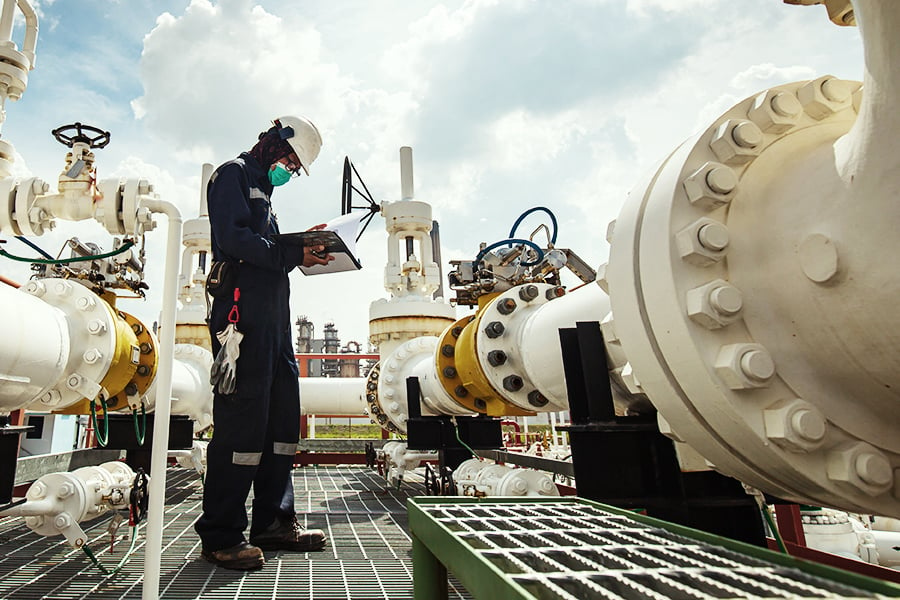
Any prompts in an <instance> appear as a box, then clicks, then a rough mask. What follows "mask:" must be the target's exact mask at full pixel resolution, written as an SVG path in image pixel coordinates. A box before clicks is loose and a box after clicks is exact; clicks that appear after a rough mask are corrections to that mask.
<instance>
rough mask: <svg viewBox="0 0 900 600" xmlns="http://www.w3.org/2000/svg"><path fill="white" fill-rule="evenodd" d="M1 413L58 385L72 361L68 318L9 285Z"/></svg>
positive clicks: (2, 307) (0, 297) (2, 302)
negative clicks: (69, 361) (70, 359)
mask: <svg viewBox="0 0 900 600" xmlns="http://www.w3.org/2000/svg"><path fill="white" fill-rule="evenodd" d="M0 320H2V330H3V344H0V413H2V412H10V411H13V410H18V409H20V408H23V407H24V406H26V405H27V404H29V403H30V402H32V401H33V400H34V399H35V398H39V397H40V396H42V395H43V394H44V393H45V392H46V391H47V390H49V389H50V388H51V387H53V386H54V385H56V384H57V383H58V382H59V381H60V379H61V378H62V376H63V375H64V370H65V367H66V364H67V362H68V359H69V329H68V326H67V324H66V315H65V313H63V311H61V310H59V309H58V308H56V307H54V306H52V305H50V304H47V303H46V302H44V301H42V300H40V299H39V298H36V297H34V296H32V295H31V294H26V293H24V292H22V291H20V290H17V289H14V288H11V287H9V286H6V285H2V286H0Z"/></svg>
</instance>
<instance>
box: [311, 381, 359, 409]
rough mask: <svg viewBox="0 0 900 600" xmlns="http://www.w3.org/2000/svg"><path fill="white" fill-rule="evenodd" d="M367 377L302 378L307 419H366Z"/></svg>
mask: <svg viewBox="0 0 900 600" xmlns="http://www.w3.org/2000/svg"><path fill="white" fill-rule="evenodd" d="M365 390H366V379H365V377H301V378H300V411H301V413H302V414H304V415H348V416H365V415H366V398H365Z"/></svg>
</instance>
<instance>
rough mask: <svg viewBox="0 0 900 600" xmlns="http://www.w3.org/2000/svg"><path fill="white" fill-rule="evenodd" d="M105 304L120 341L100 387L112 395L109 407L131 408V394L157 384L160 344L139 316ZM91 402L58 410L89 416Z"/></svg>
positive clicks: (107, 402)
mask: <svg viewBox="0 0 900 600" xmlns="http://www.w3.org/2000/svg"><path fill="white" fill-rule="evenodd" d="M103 305H104V306H105V307H106V309H107V310H108V311H109V313H110V315H112V322H113V323H115V331H114V332H113V335H115V340H116V343H115V348H114V349H113V356H112V360H111V361H110V366H109V369H108V370H107V372H106V376H105V377H104V378H103V380H102V381H101V382H100V386H101V387H103V389H105V390H106V391H107V393H108V394H109V397H108V398H107V400H106V405H107V408H109V409H110V410H122V409H125V408H128V404H127V397H128V396H133V397H140V396H142V395H143V394H144V393H145V392H146V391H147V389H148V388H149V387H150V384H151V383H153V378H154V376H155V374H156V367H157V364H158V362H159V359H158V356H157V353H156V348H157V343H156V338H155V337H154V335H153V333H152V332H151V331H150V330H148V329H147V328H146V327H144V325H143V324H142V323H141V322H140V321H138V320H137V319H136V318H135V317H133V316H131V315H129V314H128V313H124V312H122V311H117V310H116V309H115V308H113V307H112V306H111V305H110V304H108V303H106V302H103ZM91 402H92V400H89V399H84V400H81V401H80V402H76V403H74V404H71V405H69V406H67V407H66V408H64V409H61V410H59V411H54V412H57V413H60V414H67V415H86V414H89V413H90V410H91Z"/></svg>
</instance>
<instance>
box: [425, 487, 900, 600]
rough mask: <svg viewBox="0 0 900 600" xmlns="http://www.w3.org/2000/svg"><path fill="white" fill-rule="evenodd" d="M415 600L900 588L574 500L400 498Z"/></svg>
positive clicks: (825, 593)
mask: <svg viewBox="0 0 900 600" xmlns="http://www.w3.org/2000/svg"><path fill="white" fill-rule="evenodd" d="M407 509H408V512H409V526H410V531H411V534H412V544H413V546H412V555H413V575H414V590H415V598H416V600H445V599H446V598H447V572H448V570H449V571H450V572H451V573H452V574H453V575H454V576H455V577H456V578H457V579H458V580H459V581H460V582H461V583H462V584H463V586H464V587H465V588H466V590H468V592H469V593H471V594H472V595H473V596H474V598H476V600H507V599H509V600H585V599H586V598H604V599H607V600H617V599H625V600H637V599H644V598H652V599H659V600H662V599H671V598H675V599H684V600H694V599H700V598H794V599H804V598H817V599H821V598H887V597H898V596H900V586H898V585H895V584H892V583H888V582H885V581H881V580H877V579H872V578H869V577H864V576H862V575H857V574H855V573H849V572H847V571H842V570H839V569H835V568H832V567H827V566H824V565H821V564H818V563H812V562H808V561H804V560H800V559H797V558H794V557H791V556H789V555H786V554H779V553H777V552H772V551H770V550H767V549H764V548H759V547H756V546H751V545H748V544H744V543H742V542H736V541H734V540H729V539H726V538H721V537H717V536H714V535H711V534H708V533H705V532H702V531H697V530H694V529H690V528H687V527H682V526H680V525H674V524H672V523H667V522H664V521H660V520H657V519H653V518H651V517H647V516H644V515H640V514H636V513H633V512H630V511H625V510H622V509H618V508H614V507H611V506H606V505H603V504H599V503H597V502H592V501H589V500H584V499H581V498H575V497H571V498H565V499H562V498H469V497H452V498H450V497H430V496H428V497H419V498H409V499H408V500H407Z"/></svg>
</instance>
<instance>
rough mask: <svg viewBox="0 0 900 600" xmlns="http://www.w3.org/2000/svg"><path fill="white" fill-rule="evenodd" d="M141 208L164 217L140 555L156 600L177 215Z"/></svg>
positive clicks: (154, 205) (163, 206)
mask: <svg viewBox="0 0 900 600" xmlns="http://www.w3.org/2000/svg"><path fill="white" fill-rule="evenodd" d="M143 206H145V207H147V208H148V209H150V211H151V212H155V213H163V214H165V215H166V217H168V221H169V224H168V236H167V237H166V266H165V272H164V273H165V275H164V279H163V305H162V315H161V316H160V324H159V332H158V336H159V347H160V353H159V356H160V359H159V368H158V370H157V375H156V384H157V386H158V387H157V390H156V415H155V418H154V425H153V443H152V445H151V456H150V471H151V473H152V475H153V476H152V477H151V478H150V486H149V489H148V492H149V510H148V512H147V546H146V548H147V549H146V551H145V554H144V585H143V588H142V593H141V597H142V598H143V600H157V598H158V597H159V567H160V557H161V554H162V534H163V516H164V512H165V499H166V463H167V456H168V448H169V415H170V400H171V397H172V361H173V358H174V353H175V314H176V312H177V309H178V302H177V299H178V259H179V256H180V254H181V227H182V218H181V213H179V212H178V209H177V208H176V207H175V205H174V204H171V203H170V202H165V201H163V200H159V199H156V198H144V199H143Z"/></svg>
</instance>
